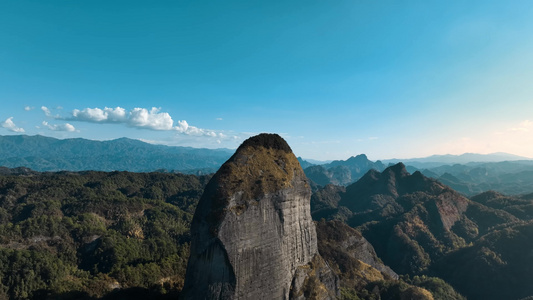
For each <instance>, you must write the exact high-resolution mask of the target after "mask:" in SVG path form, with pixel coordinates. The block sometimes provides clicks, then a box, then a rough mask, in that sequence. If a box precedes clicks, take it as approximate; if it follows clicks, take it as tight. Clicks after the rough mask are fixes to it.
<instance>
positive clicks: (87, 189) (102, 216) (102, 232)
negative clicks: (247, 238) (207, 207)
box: [0, 172, 209, 299]
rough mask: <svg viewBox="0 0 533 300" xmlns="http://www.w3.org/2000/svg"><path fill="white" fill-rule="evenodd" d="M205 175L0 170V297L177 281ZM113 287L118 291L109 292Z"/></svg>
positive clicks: (166, 288) (163, 289)
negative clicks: (15, 173) (0, 172)
mask: <svg viewBox="0 0 533 300" xmlns="http://www.w3.org/2000/svg"><path fill="white" fill-rule="evenodd" d="M208 179H209V177H207V176H199V177H198V176H192V175H179V174H161V173H129V172H111V173H104V172H81V173H70V172H60V173H33V174H29V175H24V176H23V175H21V176H12V175H7V176H0V299H28V298H57V299H78V298H86V299H90V298H94V297H103V296H106V295H107V296H106V298H110V297H111V298H113V297H118V298H120V297H123V296H124V295H125V293H126V294H127V291H131V289H132V288H135V289H137V290H136V291H137V292H138V293H137V295H150V297H151V298H157V297H163V296H164V295H169V296H170V295H174V298H175V297H176V296H177V293H178V292H179V291H180V290H181V287H182V286H183V280H184V275H185V269H186V263H187V259H188V256H189V240H190V237H189V226H190V223H191V221H192V213H193V212H194V208H195V206H196V204H197V202H198V200H199V197H200V195H201V194H202V191H203V188H204V186H205V184H206V183H207V180H208ZM116 288H121V289H120V290H121V291H122V292H117V291H115V292H113V290H114V289H116Z"/></svg>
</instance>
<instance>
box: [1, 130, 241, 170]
mask: <svg viewBox="0 0 533 300" xmlns="http://www.w3.org/2000/svg"><path fill="white" fill-rule="evenodd" d="M232 152H233V151H231V150H229V149H198V148H190V147H177V146H176V147H171V146H164V145H153V144H148V143H145V142H142V141H139V140H132V139H128V138H120V139H116V140H110V141H92V140H87V139H81V138H77V139H64V140H60V139H55V138H51V137H44V136H39V135H36V136H27V135H13V136H1V135H0V166H5V167H9V168H16V167H26V168H30V169H32V170H35V171H61V170H68V171H86V170H98V171H115V170H118V171H130V172H152V171H156V170H168V171H181V172H186V173H197V172H201V173H203V174H208V173H212V172H215V171H216V170H217V169H218V168H219V167H220V166H221V165H222V163H224V161H226V160H227V159H228V158H229V157H230V156H231V153H232Z"/></svg>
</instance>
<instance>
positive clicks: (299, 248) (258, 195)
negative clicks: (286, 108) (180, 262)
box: [181, 134, 338, 299]
mask: <svg viewBox="0 0 533 300" xmlns="http://www.w3.org/2000/svg"><path fill="white" fill-rule="evenodd" d="M310 198H311V188H310V187H309V184H308V182H307V178H306V177H305V174H304V173H303V170H302V168H301V166H300V163H299V162H298V160H297V158H296V156H295V155H294V154H293V153H292V151H291V149H290V147H289V145H288V144H287V143H286V142H285V141H284V140H283V139H282V138H281V137H280V136H279V135H277V134H260V135H258V136H254V137H252V138H249V139H248V140H246V141H245V142H244V143H243V144H242V145H241V146H240V147H239V148H238V149H237V151H236V152H235V154H234V155H233V156H232V157H231V158H230V159H229V160H228V161H226V162H225V163H224V165H222V167H221V168H220V169H219V170H218V172H217V173H216V174H215V175H214V176H213V177H212V178H211V180H210V181H209V183H208V184H207V186H206V188H205V191H204V193H203V195H202V198H201V199H200V202H199V203H198V206H197V208H196V211H195V213H194V218H193V221H192V224H191V236H192V239H191V249H190V258H189V263H188V266H187V273H186V279H185V285H184V288H183V294H182V295H181V296H182V298H183V299H256V298H257V299H303V298H304V294H306V293H317V295H319V297H318V298H320V299H333V298H335V297H336V295H337V292H338V285H337V284H338V281H337V277H336V276H335V274H334V273H333V271H331V269H330V268H329V267H328V266H327V264H325V262H324V261H323V259H322V257H321V256H320V254H319V253H318V249H317V241H316V230H315V225H314V223H313V220H312V219H311V212H310ZM306 282H317V284H315V285H313V286H312V287H310V286H307V285H305V283H306ZM309 289H311V290H309Z"/></svg>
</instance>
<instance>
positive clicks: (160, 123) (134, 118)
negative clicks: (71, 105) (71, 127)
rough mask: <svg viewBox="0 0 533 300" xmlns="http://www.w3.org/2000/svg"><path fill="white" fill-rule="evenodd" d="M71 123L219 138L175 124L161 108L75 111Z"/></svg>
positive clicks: (45, 109) (48, 112)
mask: <svg viewBox="0 0 533 300" xmlns="http://www.w3.org/2000/svg"><path fill="white" fill-rule="evenodd" d="M41 109H42V110H43V111H44V113H45V115H46V116H51V112H50V110H48V109H47V108H46V107H44V106H43V107H42V108H41ZM65 119H66V120H71V121H80V122H91V123H115V124H124V125H126V126H129V127H133V128H139V129H149V130H163V131H177V132H179V133H183V134H187V135H199V136H210V137H217V136H220V135H221V133H219V134H217V133H216V132H214V131H212V130H207V129H201V128H198V127H195V126H191V125H189V124H188V123H187V121H185V120H179V121H177V122H176V123H174V120H173V119H172V117H171V116H170V114H169V113H166V112H161V109H160V108H156V107H152V108H151V109H150V110H148V109H146V108H138V107H137V108H134V109H132V110H130V111H127V110H126V109H124V108H122V107H115V108H111V107H104V108H103V109H102V108H98V107H96V108H84V109H81V110H80V109H75V110H73V111H72V116H71V117H69V118H65Z"/></svg>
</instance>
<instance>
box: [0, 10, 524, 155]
mask: <svg viewBox="0 0 533 300" xmlns="http://www.w3.org/2000/svg"><path fill="white" fill-rule="evenodd" d="M532 32H533V1H529V0H527V1H520V0H516V1H486V0H485V1H455V0H453V1H409V0H408V1H366V0H352V1H345V0H336V1H315V0H306V1H299V0H295V1H277V0H272V1H232V0H228V1H202V0H200V1H132V0H130V1H98V0H91V1H26V0H18V1H1V2H0V135H12V134H26V135H37V134H39V135H44V136H50V137H55V138H61V139H64V138H79V137H81V138H87V139H92V140H109V139H116V138H120V137H128V138H133V139H140V140H142V141H146V142H149V143H155V144H165V145H175V146H192V147H199V148H200V147H205V148H231V149H233V148H236V147H237V146H238V145H239V144H240V143H241V142H242V141H243V140H244V139H246V138H248V137H250V136H252V135H255V134H258V133H261V132H272V133H278V134H280V135H281V136H282V137H284V138H285V139H286V140H287V142H288V143H289V145H290V146H291V148H292V149H293V151H294V152H295V154H296V155H298V156H302V157H304V158H310V159H317V160H331V159H347V158H348V157H350V156H354V155H357V154H361V153H364V154H366V155H367V156H368V157H369V158H370V159H373V160H376V159H391V158H413V157H424V156H429V155H433V154H462V153H465V152H474V153H493V152H507V153H513V154H516V155H521V156H526V157H532V158H533V34H532Z"/></svg>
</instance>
